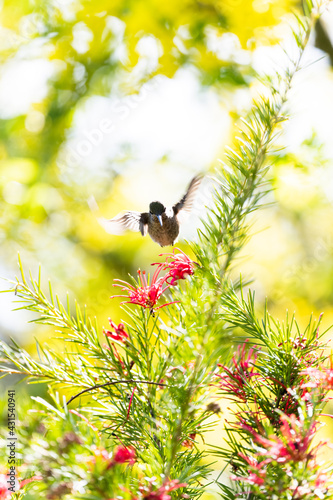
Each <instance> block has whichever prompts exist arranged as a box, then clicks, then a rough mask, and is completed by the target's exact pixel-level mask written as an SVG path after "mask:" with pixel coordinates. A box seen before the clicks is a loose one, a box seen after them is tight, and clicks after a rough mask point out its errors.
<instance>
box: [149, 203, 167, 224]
mask: <svg viewBox="0 0 333 500" xmlns="http://www.w3.org/2000/svg"><path fill="white" fill-rule="evenodd" d="M149 212H150V213H151V214H152V215H156V217H157V218H158V220H159V223H160V224H161V226H163V222H162V214H163V213H164V212H165V206H164V205H163V203H161V202H159V201H152V202H151V204H150V205H149Z"/></svg>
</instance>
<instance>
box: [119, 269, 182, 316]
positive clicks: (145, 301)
mask: <svg viewBox="0 0 333 500" xmlns="http://www.w3.org/2000/svg"><path fill="white" fill-rule="evenodd" d="M160 272H161V266H159V267H158V268H157V269H156V271H155V273H154V275H153V279H152V281H151V283H150V284H149V283H148V281H147V278H146V273H145V271H140V269H139V270H138V277H139V278H138V280H139V286H138V287H135V286H133V285H130V284H129V283H127V282H126V281H122V280H114V281H117V282H118V283H119V284H118V283H117V284H115V285H113V286H119V287H121V289H122V290H124V291H125V292H127V295H113V296H112V297H111V299H113V298H114V297H125V298H127V299H129V300H125V301H124V302H122V304H138V305H139V306H141V307H144V308H145V309H149V310H150V312H151V313H153V312H154V309H155V310H157V309H160V308H162V307H165V306H168V305H170V304H174V303H175V302H168V303H167V304H163V305H161V306H158V307H155V306H156V304H157V301H158V300H159V298H160V297H161V295H162V294H163V293H164V292H165V291H166V290H167V289H168V288H169V287H170V285H166V286H165V279H164V277H160V278H159V277H158V275H159V273H160Z"/></svg>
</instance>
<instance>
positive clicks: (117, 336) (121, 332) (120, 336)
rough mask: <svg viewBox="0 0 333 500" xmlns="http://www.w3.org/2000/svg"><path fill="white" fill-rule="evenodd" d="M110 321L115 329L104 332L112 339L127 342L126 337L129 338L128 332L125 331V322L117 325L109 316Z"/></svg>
mask: <svg viewBox="0 0 333 500" xmlns="http://www.w3.org/2000/svg"><path fill="white" fill-rule="evenodd" d="M109 323H110V326H111V328H112V330H113V331H110V330H105V331H104V334H105V335H106V336H107V337H110V338H111V339H112V340H119V341H120V342H126V339H128V333H127V332H126V331H125V326H124V325H123V323H119V325H118V326H117V325H116V323H114V322H113V321H112V320H111V318H109Z"/></svg>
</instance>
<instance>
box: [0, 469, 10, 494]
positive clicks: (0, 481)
mask: <svg viewBox="0 0 333 500" xmlns="http://www.w3.org/2000/svg"><path fill="white" fill-rule="evenodd" d="M10 497H11V492H10V491H9V490H8V483H7V477H6V474H0V500H9V499H10Z"/></svg>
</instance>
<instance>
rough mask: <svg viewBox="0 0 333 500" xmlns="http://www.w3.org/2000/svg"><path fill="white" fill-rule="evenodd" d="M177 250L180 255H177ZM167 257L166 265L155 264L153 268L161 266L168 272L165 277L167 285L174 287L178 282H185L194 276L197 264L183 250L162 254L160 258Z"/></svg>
mask: <svg viewBox="0 0 333 500" xmlns="http://www.w3.org/2000/svg"><path fill="white" fill-rule="evenodd" d="M175 250H178V251H179V252H180V253H178V254H175ZM164 255H167V258H166V262H165V263H164V264H158V263H154V264H152V265H153V266H155V265H157V266H160V267H161V269H163V271H168V272H167V274H166V275H165V276H164V279H165V281H166V283H168V284H169V285H171V286H173V285H175V284H176V283H177V281H178V280H184V279H186V278H187V277H188V276H191V275H192V274H194V266H195V265H196V264H197V263H196V262H194V261H193V260H191V259H190V258H189V257H188V256H187V255H186V254H185V253H184V252H182V250H180V249H179V248H174V250H173V252H172V253H161V254H160V257H162V256H164Z"/></svg>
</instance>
